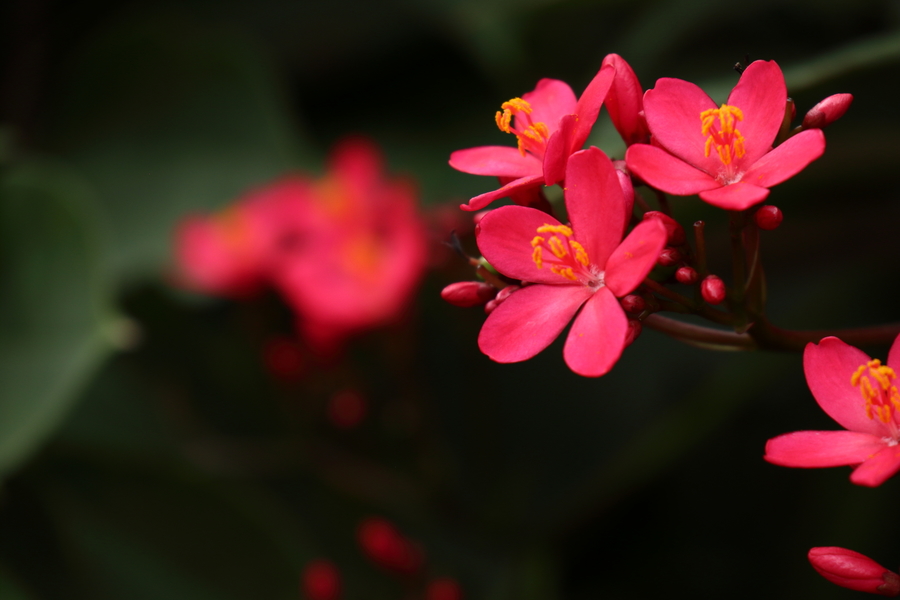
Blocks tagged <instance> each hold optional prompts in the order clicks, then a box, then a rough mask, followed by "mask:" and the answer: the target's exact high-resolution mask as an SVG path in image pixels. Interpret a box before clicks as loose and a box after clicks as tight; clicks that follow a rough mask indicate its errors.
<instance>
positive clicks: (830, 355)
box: [765, 337, 900, 487]
mask: <svg viewBox="0 0 900 600" xmlns="http://www.w3.org/2000/svg"><path fill="white" fill-rule="evenodd" d="M803 369H804V371H805V372H806V381H807V383H808V384H809V389H810V391H812V393H813V396H814V397H815V399H816V402H818V403H819V406H821V407H822V410H824V411H825V412H826V413H828V416H830V417H831V418H832V419H834V420H835V421H837V422H838V424H839V425H841V426H842V427H845V428H846V429H847V430H848V431H797V432H794V433H788V434H785V435H782V436H779V437H777V438H774V439H771V440H769V441H768V443H767V444H766V455H765V459H766V460H767V461H769V462H771V463H774V464H776V465H783V466H785V467H837V466H842V465H858V466H857V467H856V468H855V469H854V470H853V474H852V475H851V476H850V481H852V482H853V483H856V484H858V485H865V486H870V487H875V486H878V485H881V484H882V483H884V482H885V481H886V480H887V479H888V478H889V477H891V476H892V475H894V474H895V473H896V472H897V471H898V470H900V445H898V443H900V392H898V391H897V371H898V370H900V337H898V338H897V339H896V340H894V344H893V346H892V347H891V350H890V353H889V354H888V359H887V364H882V363H881V361H880V360H877V359H875V360H873V359H871V358H869V357H868V356H867V355H866V354H865V353H864V352H862V351H861V350H858V349H856V348H854V347H853V346H850V345H848V344H845V343H844V342H842V341H841V340H839V339H837V338H835V337H827V338H825V339H823V340H822V341H821V342H820V343H819V345H818V346H817V345H815V344H809V345H807V346H806V350H805V351H804V353H803Z"/></svg>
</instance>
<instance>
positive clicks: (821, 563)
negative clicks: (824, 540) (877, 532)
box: [808, 546, 900, 597]
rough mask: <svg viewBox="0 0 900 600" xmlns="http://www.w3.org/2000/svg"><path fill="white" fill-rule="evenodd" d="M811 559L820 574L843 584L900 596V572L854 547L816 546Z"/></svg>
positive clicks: (860, 590) (860, 589) (886, 594)
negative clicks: (897, 572) (892, 569)
mask: <svg viewBox="0 0 900 600" xmlns="http://www.w3.org/2000/svg"><path fill="white" fill-rule="evenodd" d="M808 556H809V562H810V563H811V564H812V566H813V568H814V569H815V570H816V571H818V573H819V575H821V576H822V577H824V578H825V579H827V580H828V581H830V582H831V583H834V584H836V585H839V586H841V587H845V588H849V589H851V590H856V591H858V592H868V593H870V594H879V595H881V596H890V597H895V596H900V575H897V574H896V573H894V572H892V571H888V570H887V569H885V568H884V567H882V566H881V565H879V564H878V563H877V562H875V561H874V560H872V559H871V558H869V557H868V556H865V555H863V554H860V553H859V552H854V551H853V550H847V549H846V548H837V547H834V546H830V547H824V548H813V549H811V550H810V551H809V555H808Z"/></svg>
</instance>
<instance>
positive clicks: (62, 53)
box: [0, 0, 900, 600]
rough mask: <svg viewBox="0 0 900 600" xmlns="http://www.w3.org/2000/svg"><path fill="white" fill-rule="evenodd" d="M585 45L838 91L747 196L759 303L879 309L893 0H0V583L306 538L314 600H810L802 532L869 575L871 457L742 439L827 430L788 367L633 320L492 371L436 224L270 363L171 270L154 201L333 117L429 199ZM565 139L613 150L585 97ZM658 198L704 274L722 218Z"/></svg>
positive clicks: (164, 209) (137, 574) (252, 560)
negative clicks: (835, 461) (405, 302)
mask: <svg viewBox="0 0 900 600" xmlns="http://www.w3.org/2000/svg"><path fill="white" fill-rule="evenodd" d="M609 52H617V53H619V54H621V55H622V56H623V57H625V59H626V60H628V61H629V62H630V64H631V65H632V66H633V67H634V69H635V71H636V72H637V74H638V77H639V78H640V79H641V82H642V83H643V84H644V86H645V87H651V86H652V85H653V82H654V81H655V80H656V79H657V78H658V77H662V76H670V77H679V78H684V79H689V80H692V81H696V82H698V83H700V84H701V85H703V86H704V87H705V88H706V89H708V90H709V91H710V92H711V93H712V94H713V97H714V98H716V99H717V100H719V101H722V100H723V99H724V97H725V96H726V95H727V91H728V90H729V89H730V87H731V86H732V85H733V84H734V82H735V81H736V79H737V74H736V73H735V72H734V71H733V70H732V65H733V64H734V63H735V62H737V61H740V60H744V58H745V56H749V57H750V59H774V60H776V61H778V63H779V64H780V65H781V66H782V67H783V68H784V70H785V74H786V76H787V81H788V87H789V91H790V93H791V95H792V97H793V98H794V99H795V101H796V102H797V105H798V111H799V114H800V115H801V116H802V114H803V113H804V112H805V111H806V110H807V109H808V108H810V107H811V106H812V105H813V104H814V103H815V102H817V101H818V100H820V99H821V98H823V97H825V96H827V95H830V94H832V93H837V92H851V93H853V94H854V95H855V102H854V104H853V106H852V108H851V109H850V112H849V113H848V114H847V115H846V116H845V117H844V118H843V119H842V120H841V121H839V122H838V123H836V124H835V125H833V126H832V127H831V128H829V129H828V130H827V131H826V136H827V139H828V149H827V151H826V153H825V155H824V157H823V158H821V159H820V160H819V161H817V162H816V163H814V164H813V165H812V166H810V167H809V168H808V169H806V171H804V172H803V173H802V174H801V175H800V176H798V177H796V178H795V179H794V180H792V181H790V182H787V183H785V184H783V185H781V186H778V187H777V188H775V190H774V191H773V193H772V195H771V197H770V199H771V202H772V203H774V204H776V205H778V206H779V207H780V208H781V209H782V210H783V211H784V213H785V216H786V219H785V222H784V224H783V225H782V227H781V228H780V229H778V230H777V231H775V232H771V233H765V234H764V237H763V256H764V260H765V264H766V267H767V275H768V281H769V298H770V314H771V317H772V320H773V321H774V322H775V323H777V324H779V325H781V326H783V327H790V328H817V329H818V328H825V327H851V326H863V325H872V324H877V323H880V322H885V321H897V320H900V316H898V315H900V312H898V310H897V309H898V303H897V301H896V298H897V294H898V291H900V290H898V288H900V286H898V278H900V266H898V261H897V257H898V251H897V233H896V232H897V223H898V222H900V199H898V189H897V183H896V173H897V171H898V167H900V152H898V145H897V140H898V139H900V115H898V113H897V109H896V105H897V96H898V92H900V84H898V81H900V77H898V75H900V3H898V2H896V1H895V0H890V1H883V0H855V1H853V2H849V1H843V0H816V1H815V2H813V1H811V0H797V1H795V2H791V3H784V2H778V1H775V0H762V1H758V2H753V3H749V2H744V3H727V2H712V1H708V0H656V1H652V0H647V1H633V2H603V1H596V2H592V1H588V0H518V1H516V2H512V1H508V0H461V1H451V0H433V1H431V2H424V1H423V2H416V1H413V0H408V1H402V0H384V1H382V2H369V1H366V0H334V1H332V2H316V1H306V2H304V1H300V2H285V1H275V0H254V1H252V2H250V1H237V0H216V1H215V2H212V1H204V0H182V1H179V2H160V1H155V0H154V1H152V2H151V1H130V2H129V1H115V0H97V1H88V0H84V1H80V2H61V1H50V0H18V1H15V0H7V2H4V3H3V4H2V6H0V68H2V72H0V75H2V80H0V85H2V88H0V110H2V112H0V475H2V478H3V480H2V488H0V597H2V598H3V599H4V600H26V599H27V600H35V599H55V598H60V599H61V598H65V599H67V600H73V599H81V598H84V599H91V600H103V599H110V600H112V599H122V598H128V599H133V600H142V599H148V600H150V599H163V598H164V599H166V600H181V599H185V600H188V599H190V600H196V599H246V598H254V599H260V598H272V599H289V598H300V597H304V596H303V592H302V591H301V590H300V573H301V571H302V570H303V568H304V566H305V565H307V564H308V563H309V562H310V561H312V560H314V559H321V558H325V559H328V560H330V561H332V562H333V563H334V564H335V565H337V567H338V568H339V569H340V573H341V578H342V584H343V592H342V597H343V598H345V599H347V600H353V599H362V598H365V599H367V600H382V599H384V600H389V599H404V600H407V599H412V598H422V597H423V591H422V590H423V589H424V586H425V582H427V581H428V580H430V579H433V578H435V577H450V578H453V579H454V580H456V581H457V582H458V584H459V586H460V588H461V589H462V591H463V595H464V597H465V598H466V599H471V600H475V599H486V600H506V599H508V600H562V599H566V600H568V599H572V600H578V599H587V598H592V599H593V598H628V599H630V598H655V597H660V596H662V595H665V596H670V597H671V596H675V597H682V596H684V597H692V598H710V599H712V598H716V599H720V598H748V599H749V598H759V597H767V598H798V597H800V598H810V597H816V598H823V599H824V598H844V597H851V596H852V595H853V594H854V592H850V591H847V590H843V589H840V588H837V587H834V586H832V585H831V584H829V583H827V582H826V581H825V580H823V579H821V578H819V577H818V576H817V575H816V574H815V573H814V572H813V571H812V569H811V568H810V567H809V565H808V563H807V562H806V552H807V550H808V549H809V548H810V547H812V546H825V545H838V546H845V547H849V548H852V549H855V550H858V551H860V552H863V553H865V554H867V555H869V556H872V557H873V558H875V559H876V560H879V561H880V562H882V563H883V564H885V565H886V566H888V567H894V566H896V565H897V564H898V563H900V544H897V542H896V540H897V533H898V531H897V526H896V525H895V524H894V523H893V520H892V517H893V516H894V515H895V513H896V506H897V501H898V498H900V482H898V481H896V480H893V481H889V482H888V483H886V484H885V485H883V486H882V487H880V488H878V489H863V488H858V487H854V486H852V485H851V484H849V482H848V480H847V477H848V474H849V470H848V469H829V470H814V471H803V470H791V469H783V468H779V467H775V466H772V465H769V464H766V463H765V462H764V461H763V460H762V452H763V445H764V442H765V440H766V439H768V438H770V437H773V436H775V435H778V434H781V433H785V432H788V431H795V430H800V429H829V428H836V425H834V424H833V423H831V422H830V420H829V419H828V418H827V417H826V416H825V415H824V414H823V413H822V412H821V411H820V410H819V409H818V407H817V406H816V405H815V402H814V401H813V399H812V397H811V395H810V394H809V392H808V390H807V388H806V385H805V382H804V378H803V374H802V368H801V359H800V356H799V355H791V354H762V353H758V354H748V353H714V352H710V351H707V350H701V349H696V348H691V347H688V346H684V345H681V344H679V343H677V342H675V341H672V340H670V339H668V338H666V337H664V336H662V335H661V334H658V333H656V332H652V331H646V332H645V333H644V334H643V336H642V337H641V338H640V339H639V340H638V342H637V343H636V344H635V345H634V346H632V347H631V348H630V349H629V350H627V351H626V353H625V355H624V356H623V358H622V360H621V362H620V363H619V364H618V365H617V366H616V368H615V369H614V370H613V372H612V373H610V374H609V375H607V376H605V377H603V378H602V379H599V380H588V379H583V378H579V377H577V376H576V375H574V374H572V373H571V372H569V371H568V370H567V369H566V367H565V365H564V363H563V361H562V356H561V345H560V344H559V343H557V344H554V345H553V346H551V347H550V348H549V349H548V350H547V351H545V352H544V353H542V354H541V355H540V356H538V357H536V358H535V359H533V360H531V361H528V362H526V363H523V364H517V365H497V364H493V363H492V362H491V361H490V360H489V359H487V358H486V357H484V356H482V355H481V354H480V353H479V352H478V350H477V346H476V336H477V333H478V329H479V327H480V325H481V323H482V321H483V318H484V316H483V311H481V309H479V308H473V309H460V308H456V307H452V306H450V305H448V304H445V303H443V302H442V301H441V300H440V297H439V291H440V289H441V288H442V287H443V286H444V285H447V284H448V283H450V282H452V281H457V280H462V279H470V278H471V277H472V273H471V270H470V267H468V266H467V265H466V264H465V262H464V261H462V260H461V259H459V258H456V257H454V256H453V255H452V254H451V253H447V252H443V253H442V252H441V249H440V242H439V240H438V239H437V238H438V237H439V236H436V237H435V241H434V245H435V248H436V249H435V250H434V252H435V258H434V260H433V268H432V269H431V271H430V273H429V274H428V276H427V277H426V279H425V282H424V283H423V285H422V287H421V289H420V291H419V293H418V296H417V299H416V301H415V303H414V304H413V305H412V307H411V308H410V310H409V311H408V315H407V318H406V319H404V320H403V322H401V323H395V324H392V325H390V326H386V327H382V328H379V329H377V330H375V331H371V332H369V333H366V334H365V335H362V336H359V337H357V338H356V339H354V340H353V341H352V342H351V343H350V344H349V346H348V349H347V352H346V355H345V356H344V358H343V360H342V361H340V362H339V363H337V364H334V365H332V366H330V367H329V368H326V369H316V370H314V372H312V373H307V375H306V376H304V377H302V378H300V379H299V380H291V381H286V380H285V379H284V378H279V377H276V376H273V374H272V373H271V372H270V370H267V368H266V363H265V361H264V359H263V356H264V349H265V347H266V344H267V342H268V341H269V340H271V339H273V337H277V336H286V335H290V334H291V331H292V324H291V316H290V314H289V311H288V309H287V308H286V307H285V306H284V304H283V303H282V302H281V301H280V299H279V298H278V297H277V296H276V295H274V294H268V295H264V296H262V297H259V298H255V299H253V300H248V301H244V302H238V301H234V300H224V299H215V298H210V297H205V296H202V295H199V294H192V293H189V292H186V291H184V290H183V289H181V288H179V287H178V286H177V285H175V284H174V281H175V277H174V275H173V274H174V272H175V263H174V259H173V251H172V248H173V232H174V230H175V227H176V224H177V223H178V222H179V221H180V219H182V218H183V217H184V215H186V214H188V213H190V212H196V211H210V210H216V209H220V208H222V207H224V206H226V205H228V204H229V203H231V202H233V201H234V200H235V199H236V198H238V197H239V196H240V195H241V193H242V192H244V191H246V190H247V189H250V188H253V187H255V186H259V185H261V184H264V183H265V182H267V181H269V180H271V179H272V178H275V177H277V176H279V175H281V174H283V173H285V172H287V171H290V170H301V171H305V172H308V173H313V174H321V172H322V169H323V164H324V160H325V157H326V155H327V152H328V149H329V148H330V147H331V146H332V145H333V144H334V143H335V142H337V141H338V140H340V139H342V138H343V137H345V136H347V135H350V134H363V135H366V136H368V137H370V138H372V139H373V140H375V141H376V142H377V143H378V144H379V145H380V146H381V147H382V148H383V149H384V152H385V155H386V159H387V162H388V164H389V167H390V171H391V173H393V174H397V175H400V174H402V175H406V176H408V177H410V178H413V179H415V180H416V181H417V182H418V186H419V190H420V193H421V201H422V203H423V205H424V206H425V207H427V210H430V211H434V212H433V214H440V207H450V208H453V207H455V206H457V205H458V204H459V203H460V202H462V201H465V200H466V199H468V198H469V197H470V196H472V195H475V194H478V193H481V192H484V191H488V190H490V189H493V187H492V186H493V185H494V182H493V181H492V180H491V179H490V178H483V177H476V176H470V175H464V174H462V173H457V172H455V171H453V170H452V169H450V168H449V167H448V166H447V158H448V156H449V154H450V152H452V151H453V150H456V149H460V148H467V147H472V146H478V145H483V144H511V143H512V141H511V140H512V138H510V137H508V136H506V135H504V134H502V133H500V132H498V131H497V129H496V127H495V125H494V124H493V115H494V111H496V110H497V108H498V106H499V104H500V103H501V102H503V101H505V100H507V99H509V98H511V97H514V96H518V95H521V94H522V93H524V92H526V91H528V90H530V89H532V88H533V87H534V85H535V83H536V81H537V80H538V79H539V78H541V77H554V78H558V79H563V80H565V81H567V82H569V83H570V84H571V85H572V87H573V88H574V89H575V90H576V93H580V91H581V90H582V89H583V88H584V86H585V85H586V84H587V82H588V81H590V78H591V77H592V76H593V75H594V74H595V73H596V71H597V69H598V68H599V65H600V61H601V60H602V58H603V56H605V55H606V54H607V53H609ZM591 142H592V143H595V144H597V145H599V146H601V147H602V148H604V149H605V150H606V151H607V152H609V153H610V154H611V155H613V156H614V157H621V155H622V152H623V146H622V143H621V141H620V140H618V138H617V137H616V135H615V131H614V130H613V128H612V127H611V125H610V124H609V122H608V118H607V117H606V115H605V113H603V114H601V118H600V121H599V122H598V125H597V127H596V128H595V131H594V134H593V137H592V139H591ZM672 205H673V207H674V210H675V215H676V217H678V218H679V219H680V220H681V221H682V222H683V223H685V224H689V223H692V222H693V221H694V220H696V219H701V218H702V219H705V220H707V221H708V222H709V223H710V225H709V227H708V229H707V231H708V232H709V235H710V237H709V243H710V246H711V260H712V263H713V266H715V265H716V264H717V261H721V265H722V267H721V269H722V270H723V271H724V265H725V264H726V261H727V257H726V256H725V254H726V247H727V246H726V245H727V239H726V232H725V229H724V228H723V224H724V221H723V216H722V215H721V214H718V212H717V211H715V210H714V209H712V208H711V207H709V206H706V205H702V203H700V202H699V201H697V200H696V199H675V200H673V202H672ZM464 218H465V217H464ZM450 221H452V219H450ZM448 222H449V221H448ZM465 229H466V228H465V227H462V228H461V229H460V231H461V232H462V241H463V244H464V245H465V246H466V247H467V248H468V249H469V250H470V251H474V242H473V240H472V238H471V236H470V235H466V234H465ZM444 233H445V234H446V235H447V236H449V231H446V232H444ZM866 350H868V351H869V352H870V353H872V354H873V355H874V356H882V357H884V356H886V352H887V347H875V348H866ZM345 389H352V390H354V392H355V393H358V394H360V396H361V397H363V398H364V399H365V408H366V410H365V415H364V417H363V419H362V420H361V422H360V423H359V424H357V425H355V426H353V427H340V426H338V425H336V424H335V422H334V421H333V419H329V416H328V410H327V407H328V402H329V398H331V397H332V396H333V395H334V394H335V393H337V392H339V391H341V390H345ZM373 517H378V518H384V519H387V520H389V521H390V522H391V523H393V524H394V525H395V526H396V527H397V529H398V530H399V531H401V532H403V534H404V535H405V536H407V537H408V538H409V539H411V540H415V541H416V543H418V544H419V547H420V548H421V551H422V553H423V555H424V557H425V566H424V567H423V569H422V571H421V572H420V573H419V574H418V575H415V576H413V577H407V576H399V575H397V574H396V573H391V572H389V571H386V570H385V569H382V568H379V566H378V565H377V564H374V563H373V562H372V561H371V560H370V558H369V557H367V556H366V555H365V553H364V552H363V551H362V550H361V548H360V546H359V544H358V541H357V530H358V527H359V525H360V523H362V522H363V521H364V520H365V519H369V518H373Z"/></svg>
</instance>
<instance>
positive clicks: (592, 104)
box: [450, 66, 615, 210]
mask: <svg viewBox="0 0 900 600" xmlns="http://www.w3.org/2000/svg"><path fill="white" fill-rule="evenodd" d="M614 75H615V68H614V67H612V66H604V67H602V68H601V69H600V71H599V72H598V73H597V75H596V76H595V77H594V79H593V80H592V81H591V83H589V84H588V86H587V88H586V89H585V90H584V93H583V94H582V95H581V97H580V98H578V99H576V98H575V94H574V93H573V92H572V88H570V87H569V85H568V84H566V83H565V82H563V81H559V80H557V79H541V80H540V81H539V82H538V84H537V87H535V88H534V90H533V91H531V92H528V93H527V94H523V95H522V97H521V98H513V99H512V100H509V101H508V102H504V103H503V104H502V105H501V107H500V108H501V110H500V111H498V112H497V115H496V121H497V127H499V128H500V130H501V131H503V132H505V133H512V134H514V135H515V136H516V138H517V139H518V142H519V143H518V148H511V147H509V146H479V147H477V148H469V149H467V150H457V151H456V152H454V153H453V154H451V155H450V166H451V167H453V168H454V169H457V170H459V171H462V172H463V173H471V174H472V175H493V176H495V177H499V178H500V183H501V185H502V187H501V188H500V189H498V190H495V191H493V192H488V193H486V194H481V195H480V196H475V197H474V198H472V199H471V200H469V203H468V204H463V205H462V206H461V208H462V209H463V210H481V209H483V208H484V207H485V206H487V205H488V204H490V203H491V202H493V201H494V200H497V199H499V198H505V197H507V196H509V197H511V198H512V199H513V201H514V202H516V204H520V205H525V206H529V205H534V203H535V202H537V196H536V194H537V192H538V191H539V188H540V187H541V186H543V185H553V184H555V183H559V182H560V181H562V180H563V178H564V177H565V173H566V161H567V160H568V159H569V156H571V155H572V153H573V152H576V151H578V150H580V149H581V147H582V146H584V142H585V141H586V140H587V138H588V135H589V134H590V132H591V128H592V127H593V126H594V122H595V121H596V120H597V115H598V114H599V112H600V107H601V106H602V104H603V100H604V98H606V95H607V92H608V91H609V88H610V86H611V85H612V81H613V77H614Z"/></svg>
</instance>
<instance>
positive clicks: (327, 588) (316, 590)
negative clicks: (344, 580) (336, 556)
mask: <svg viewBox="0 0 900 600" xmlns="http://www.w3.org/2000/svg"><path fill="white" fill-rule="evenodd" d="M300 586H301V589H302V591H303V597H304V598H306V599H307V600H337V599H338V598H339V597H340V595H341V576H340V573H338V569H337V567H336V566H335V565H334V563H332V562H331V561H330V560H324V559H321V558H320V559H317V560H314V561H312V562H309V563H307V565H306V566H305V567H303V573H302V574H301V575H300Z"/></svg>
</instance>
